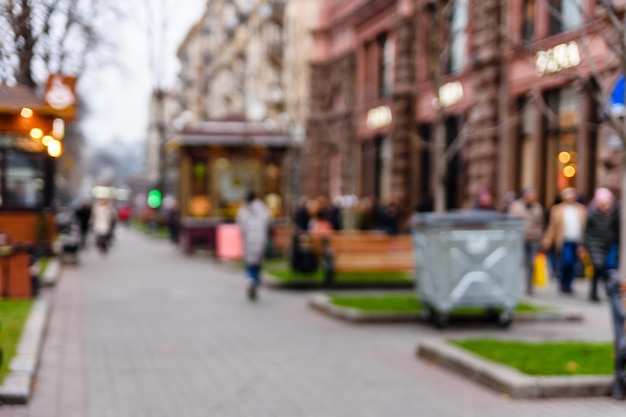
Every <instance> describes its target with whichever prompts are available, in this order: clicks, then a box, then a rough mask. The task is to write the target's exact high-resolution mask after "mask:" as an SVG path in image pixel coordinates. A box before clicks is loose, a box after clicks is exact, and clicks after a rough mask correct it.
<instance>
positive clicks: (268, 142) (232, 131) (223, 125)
mask: <svg viewBox="0 0 626 417" xmlns="http://www.w3.org/2000/svg"><path fill="white" fill-rule="evenodd" d="M171 141H173V142H175V143H177V144H178V145H182V146H207V145H219V146H271V147H286V146H289V142H290V138H289V135H288V134H286V133H285V132H283V131H281V130H279V129H276V128H274V127H273V126H268V125H267V124H265V123H262V122H246V121H205V122H200V123H197V124H195V125H194V126H192V127H189V128H186V129H184V130H183V131H181V132H179V133H177V134H176V135H175V136H174V137H173V138H172V139H171Z"/></svg>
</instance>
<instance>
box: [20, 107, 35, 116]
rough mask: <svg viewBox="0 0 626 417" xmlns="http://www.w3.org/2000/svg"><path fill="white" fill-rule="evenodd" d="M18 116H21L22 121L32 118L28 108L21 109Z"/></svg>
mask: <svg viewBox="0 0 626 417" xmlns="http://www.w3.org/2000/svg"><path fill="white" fill-rule="evenodd" d="M20 115H22V117H23V118H24V119H30V118H31V117H33V111H32V110H31V109H29V108H28V107H24V108H22V111H21V112H20Z"/></svg>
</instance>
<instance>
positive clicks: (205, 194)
mask: <svg viewBox="0 0 626 417" xmlns="http://www.w3.org/2000/svg"><path fill="white" fill-rule="evenodd" d="M189 203H190V204H189V208H190V214H191V215H192V216H193V217H207V216H208V215H209V213H210V212H211V199H210V198H209V187H208V172H207V162H206V160H204V159H196V160H194V161H192V164H191V199H190V202H189Z"/></svg>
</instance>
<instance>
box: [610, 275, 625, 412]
mask: <svg viewBox="0 0 626 417" xmlns="http://www.w3.org/2000/svg"><path fill="white" fill-rule="evenodd" d="M608 276H609V278H608V280H607V282H606V293H607V295H608V297H609V301H610V305H611V313H612V314H611V315H612V317H613V331H614V335H615V381H614V383H613V398H616V399H620V400H622V399H624V391H625V386H626V334H625V333H624V320H625V319H626V315H625V314H624V307H623V305H622V302H623V301H622V293H621V286H620V280H619V273H618V271H617V270H615V269H612V270H610V271H609V273H608Z"/></svg>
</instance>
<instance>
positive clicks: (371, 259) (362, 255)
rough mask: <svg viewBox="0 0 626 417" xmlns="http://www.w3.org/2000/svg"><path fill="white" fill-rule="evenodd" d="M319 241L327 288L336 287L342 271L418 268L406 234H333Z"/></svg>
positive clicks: (390, 270) (388, 270)
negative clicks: (337, 275)
mask: <svg viewBox="0 0 626 417" xmlns="http://www.w3.org/2000/svg"><path fill="white" fill-rule="evenodd" d="M316 240H317V241H318V242H319V243H317V244H316V245H317V246H318V250H319V251H321V254H322V259H323V260H324V262H323V263H322V267H323V268H324V281H325V284H326V285H327V286H332V285H333V283H334V281H335V275H336V274H337V273H339V272H382V273H384V272H411V271H412V270H413V269H414V267H415V265H414V262H413V246H412V242H411V237H410V236H407V235H400V236H388V235H383V234H374V233H333V234H331V235H329V236H325V237H318V238H316Z"/></svg>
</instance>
